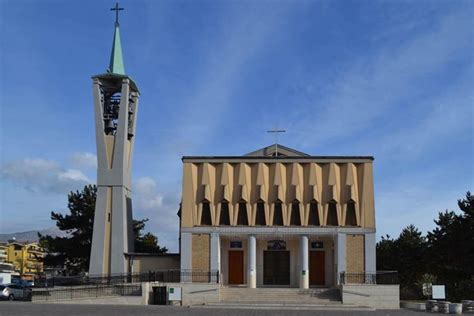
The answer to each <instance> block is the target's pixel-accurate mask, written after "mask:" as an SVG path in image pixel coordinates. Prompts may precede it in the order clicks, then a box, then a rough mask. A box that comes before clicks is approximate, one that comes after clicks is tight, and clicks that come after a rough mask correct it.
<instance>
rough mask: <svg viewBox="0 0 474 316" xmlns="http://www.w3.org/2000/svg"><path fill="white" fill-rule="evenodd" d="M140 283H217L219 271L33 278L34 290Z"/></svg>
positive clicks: (176, 271) (165, 271) (150, 272)
mask: <svg viewBox="0 0 474 316" xmlns="http://www.w3.org/2000/svg"><path fill="white" fill-rule="evenodd" d="M141 282H167V283H180V282H195V283H219V271H196V270H161V271H149V272H145V273H127V274H118V275H106V276H54V277H37V278H35V281H34V284H35V288H51V287H58V286H62V287H64V286H80V285H113V284H125V283H141Z"/></svg>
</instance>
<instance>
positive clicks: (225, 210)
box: [219, 202, 230, 226]
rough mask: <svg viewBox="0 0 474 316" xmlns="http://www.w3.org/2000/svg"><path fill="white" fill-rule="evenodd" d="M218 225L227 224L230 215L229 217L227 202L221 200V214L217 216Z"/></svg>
mask: <svg viewBox="0 0 474 316" xmlns="http://www.w3.org/2000/svg"><path fill="white" fill-rule="evenodd" d="M219 225H222V226H229V225H230V217H229V203H227V202H222V204H221V216H220V218H219Z"/></svg>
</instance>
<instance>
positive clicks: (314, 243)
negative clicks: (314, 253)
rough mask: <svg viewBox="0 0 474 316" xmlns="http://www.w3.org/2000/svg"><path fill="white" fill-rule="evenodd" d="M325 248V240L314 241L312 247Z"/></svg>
mask: <svg viewBox="0 0 474 316" xmlns="http://www.w3.org/2000/svg"><path fill="white" fill-rule="evenodd" d="M322 248H324V242H322V241H312V242H311V249H322Z"/></svg>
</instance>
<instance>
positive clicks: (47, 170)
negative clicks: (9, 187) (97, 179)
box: [0, 158, 91, 193]
mask: <svg viewBox="0 0 474 316" xmlns="http://www.w3.org/2000/svg"><path fill="white" fill-rule="evenodd" d="M0 174H1V177H2V178H4V179H6V180H10V181H12V182H14V183H16V184H17V185H20V186H22V187H23V188H25V189H27V190H29V191H33V192H50V193H67V192H69V191H71V190H77V189H80V188H81V187H82V186H84V185H86V184H88V183H90V182H91V181H90V179H89V178H88V177H87V176H86V175H85V174H84V173H82V172H81V171H80V170H76V169H65V168H63V167H61V166H60V165H59V164H58V163H57V162H55V161H52V160H45V159H29V158H27V159H21V160H15V161H10V162H8V163H6V164H4V165H3V166H2V167H1V169H0Z"/></svg>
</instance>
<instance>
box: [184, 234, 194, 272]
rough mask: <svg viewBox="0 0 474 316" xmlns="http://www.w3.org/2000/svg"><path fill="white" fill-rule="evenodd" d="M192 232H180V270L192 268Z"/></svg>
mask: <svg viewBox="0 0 474 316" xmlns="http://www.w3.org/2000/svg"><path fill="white" fill-rule="evenodd" d="M192 246H193V234H191V233H181V270H192V269H193V261H192V258H193V257H192Z"/></svg>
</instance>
